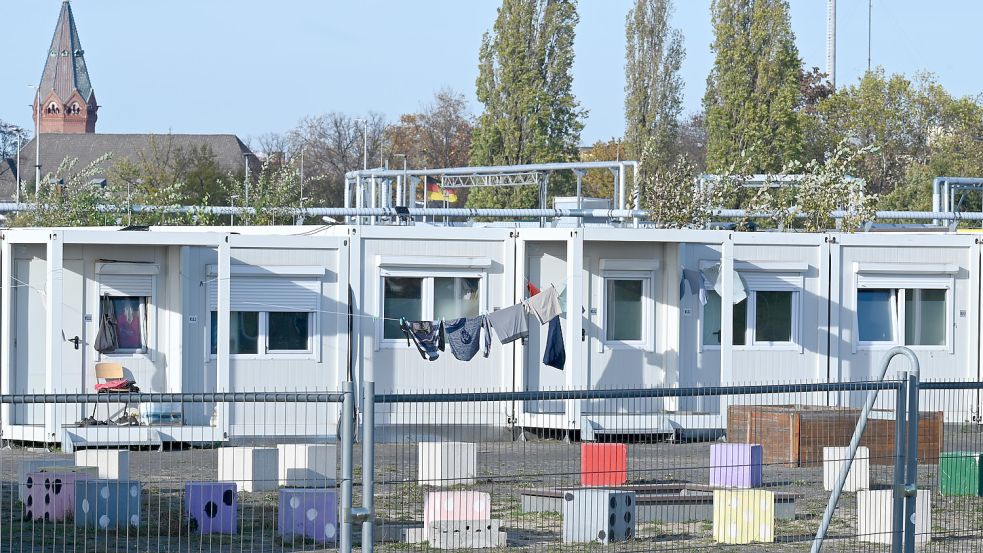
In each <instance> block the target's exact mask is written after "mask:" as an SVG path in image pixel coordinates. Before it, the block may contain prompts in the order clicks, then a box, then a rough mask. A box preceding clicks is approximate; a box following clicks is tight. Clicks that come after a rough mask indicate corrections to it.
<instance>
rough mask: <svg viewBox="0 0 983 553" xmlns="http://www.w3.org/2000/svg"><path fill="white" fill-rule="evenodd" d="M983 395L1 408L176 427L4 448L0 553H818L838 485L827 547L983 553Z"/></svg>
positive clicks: (911, 386)
mask: <svg viewBox="0 0 983 553" xmlns="http://www.w3.org/2000/svg"><path fill="white" fill-rule="evenodd" d="M981 392H983V384H981V383H979V382H956V383H953V382H922V383H919V382H918V381H917V379H916V378H915V377H913V376H908V375H903V376H902V377H899V378H897V379H895V380H890V381H884V382H855V383H835V384H774V385H756V386H730V387H706V388H699V389H679V388H659V389H646V390H590V391H544V392H473V393H454V394H449V393H438V394H433V393H420V394H386V393H382V394H376V393H375V392H374V389H373V386H372V384H371V383H364V384H363V390H362V395H363V397H362V398H361V406H362V408H361V409H360V410H358V413H356V412H355V411H356V410H355V403H356V401H355V393H354V389H353V387H352V386H351V384H348V385H346V389H345V390H344V391H343V392H341V393H291V394H284V393H279V394H263V393H256V394H178V395H158V394H134V395H132V396H128V397H116V396H113V397H112V398H106V397H103V396H91V395H86V396H9V395H8V396H0V405H5V406H10V407H11V408H10V409H7V410H6V411H5V412H6V413H8V415H7V416H8V417H14V418H19V419H21V420H28V419H29V418H30V417H28V416H27V414H28V412H29V411H31V410H36V411H40V412H51V411H53V410H54V411H57V409H53V407H54V406H59V405H60V406H62V408H63V409H64V410H68V411H70V412H75V410H80V411H81V412H87V413H91V412H92V411H91V410H92V409H93V407H95V413H96V415H95V417H94V418H96V419H105V418H112V417H114V416H115V415H116V413H115V411H114V409H119V406H121V405H124V404H130V405H134V406H136V405H140V406H141V408H143V409H144V410H146V411H152V412H154V413H157V416H158V418H157V419H154V420H144V419H145V414H144V413H141V417H144V419H141V421H140V422H141V424H140V426H135V427H129V426H118V425H110V424H107V425H99V426H98V427H99V429H100V430H101V434H100V433H99V432H96V433H95V434H94V435H95V436H96V437H98V438H99V441H94V442H89V443H79V444H78V447H77V448H76V452H75V453H73V454H72V455H69V454H67V453H64V452H63V451H60V450H59V449H58V448H57V447H52V448H51V449H43V448H30V447H27V444H25V443H24V442H23V441H11V440H10V438H9V435H7V436H4V439H5V442H4V446H5V447H4V448H2V449H0V481H2V487H0V551H5V552H6V551H31V552H34V551H39V552H40V551H107V552H108V551H114V552H115V551H189V552H190V551H323V550H335V549H337V550H340V551H345V552H347V551H351V550H353V549H362V550H363V551H370V550H371V549H373V548H378V549H381V550H396V549H414V550H415V549H419V550H423V549H470V548H480V547H507V548H510V549H526V550H549V551H553V550H567V549H571V550H579V549H584V548H590V549H595V548H597V547H610V548H614V549H617V550H619V551H629V550H630V551H649V550H695V549H708V548H722V549H727V548H730V549H739V550H745V549H748V548H751V549H754V550H762V551H767V550H777V549H781V550H808V549H810V548H814V547H815V546H816V545H817V544H818V543H820V542H817V540H816V536H817V533H820V529H821V527H823V526H824V514H826V512H827V510H828V509H827V508H828V505H830V500H831V496H833V495H835V494H834V492H833V491H832V490H833V489H835V488H836V487H837V480H841V482H840V484H842V490H843V491H842V493H841V494H839V496H838V500H837V501H835V502H834V503H835V506H836V508H835V511H831V512H830V514H831V516H830V517H829V518H828V530H827V531H826V532H825V533H824V534H825V535H824V539H823V540H822V542H821V543H822V548H823V550H826V551H855V550H870V551H882V550H883V551H888V550H896V551H901V550H902V549H905V550H914V549H913V548H914V547H915V545H916V544H917V545H919V546H920V547H921V546H923V545H924V546H925V547H928V548H930V549H945V550H946V551H961V550H965V551H977V550H980V548H981V546H983V497H981V494H983V465H981V463H980V460H981V452H983V434H981V432H983V427H981V425H980V421H979V412H978V409H979V405H980V395H981ZM873 393H876V394H877V395H876V401H873V402H871V407H872V409H871V410H870V412H869V417H867V421H866V423H865V424H864V423H862V422H861V421H862V420H863V418H864V417H863V411H864V405H865V403H866V402H867V400H868V399H870V398H872V394H873ZM110 401H112V403H110ZM148 404H150V405H178V406H179V407H180V411H181V412H189V413H195V412H197V413H212V414H213V415H210V416H209V417H206V418H208V420H210V421H214V422H215V424H214V426H207V425H206V427H202V429H201V430H200V431H198V430H193V431H191V432H190V433H185V434H183V435H181V436H183V437H184V438H186V441H174V440H163V441H150V442H147V443H143V444H133V443H124V442H126V441H127V440H131V441H132V440H133V439H134V438H133V432H134V431H135V430H134V429H140V430H144V431H146V430H155V429H156V431H157V432H158V434H159V435H163V436H172V437H173V436H176V435H177V433H176V429H178V428H185V429H187V428H189V427H188V426H187V425H183V424H179V423H178V422H175V421H173V420H160V419H159V414H160V413H161V412H162V411H164V410H162V409H148V408H146V406H147V405H148ZM104 405H105V406H106V407H104ZM83 406H84V409H83ZM110 406H115V407H112V408H110ZM134 409H136V407H135V408H134ZM46 410H47V411H46ZM107 410H108V411H109V412H108V414H107ZM569 413H577V417H575V418H574V417H570V415H569ZM914 413H917V416H910V415H912V414H914ZM38 416H41V415H38ZM858 426H859V427H861V428H862V430H863V431H862V433H859V434H857V433H856V429H857V428H858ZM250 428H252V429H253V430H252V431H250V430H249V429H250ZM312 428H313V430H312ZM5 432H9V431H7V430H5ZM195 432H198V433H197V434H195ZM216 432H218V433H217V434H216ZM89 434H90V435H93V434H92V433H91V432H90V433H89ZM855 434H856V443H855V444H854V445H856V446H857V447H856V450H855V451H854V452H853V453H852V454H851V452H850V449H849V445H850V443H851V440H852V438H854V435H855ZM196 435H197V436H198V437H199V438H200V439H196V438H195V436H196ZM97 442H98V443H97ZM274 444H276V445H275V446H274ZM124 445H125V446H127V447H126V448H122V447H123V446H124ZM121 448H122V449H121ZM117 452H122V458H121V456H120V454H119V453H117ZM846 461H850V462H851V467H850V469H849V472H847V471H846V470H845V465H846V464H847V463H846ZM66 465H67V466H66ZM79 466H82V467H85V466H96V467H97V468H96V469H95V470H94V471H93V470H92V469H77V468H71V467H79ZM114 470H115V471H116V472H115V473H114V472H113V471H114ZM73 471H75V472H73ZM86 471H88V472H86ZM122 471H125V473H124V472H122ZM57 479H60V480H59V481H58V482H56V480H57ZM75 480H78V482H75ZM86 481H91V482H89V483H85V482H86ZM114 481H119V482H123V484H112V482H114ZM92 482H95V483H94V484H93V483H92ZM226 483H232V484H235V488H234V491H233V493H232V496H231V498H230V497H229V495H228V494H227V492H228V491H229V490H230V489H232V488H231V487H230V486H229V485H228V484H226ZM28 484H30V486H31V487H30V488H28V487H27V486H28ZM59 486H60V487H59ZM68 489H71V490H72V497H70V498H68V497H66V495H65V494H66V491H67V490H68ZM83 500H89V501H88V507H86V508H83V505H84V503H83ZM229 500H231V501H232V503H231V504H229V503H228V501H229ZM134 506H138V512H137V513H134V511H133V508H134ZM83 511H84V512H83ZM46 513H47V518H45V517H46ZM133 514H138V516H137V518H135V519H134V518H133V516H132V515H133ZM612 515H613V516H614V518H612ZM902 522H905V523H906V525H905V526H902ZM905 538H907V539H905ZM598 542H602V543H607V545H606V546H600V545H597V544H598ZM370 544H371V545H370Z"/></svg>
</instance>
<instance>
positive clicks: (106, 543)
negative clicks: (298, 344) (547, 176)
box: [0, 425, 983, 553]
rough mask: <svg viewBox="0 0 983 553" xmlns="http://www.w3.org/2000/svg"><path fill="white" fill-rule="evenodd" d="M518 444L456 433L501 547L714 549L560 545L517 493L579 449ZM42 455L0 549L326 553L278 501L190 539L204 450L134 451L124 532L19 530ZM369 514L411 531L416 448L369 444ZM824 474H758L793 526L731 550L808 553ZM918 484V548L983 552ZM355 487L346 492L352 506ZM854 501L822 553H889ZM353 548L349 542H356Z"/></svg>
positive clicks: (47, 526)
mask: <svg viewBox="0 0 983 553" xmlns="http://www.w3.org/2000/svg"><path fill="white" fill-rule="evenodd" d="M527 438H529V439H527V440H519V441H495V442H492V441H481V437H469V436H465V435H459V436H455V439H459V440H468V439H471V440H477V441H479V442H480V443H479V445H478V458H479V463H478V465H479V466H478V472H479V478H478V482H476V484H475V485H474V486H467V487H463V486H455V487H454V488H455V489H470V490H478V491H485V492H488V493H490V494H491V497H492V511H493V517H494V518H497V519H500V520H501V521H502V526H503V528H505V529H506V530H507V531H508V545H509V548H515V549H525V550H537V551H538V550H549V551H553V550H557V551H559V550H562V551H568V550H594V549H600V548H603V549H605V550H614V551H650V550H701V549H707V548H710V547H721V546H719V545H717V544H715V543H714V542H713V539H712V522H711V521H695V522H687V523H657V522H651V523H642V524H640V525H639V526H638V527H637V530H636V538H635V539H633V540H631V541H630V542H627V543H621V544H612V545H610V546H600V545H587V546H577V547H575V546H569V545H562V544H561V542H560V528H561V524H562V519H561V516H560V515H559V514H558V513H525V512H523V511H522V509H521V503H520V496H521V492H522V490H523V489H528V488H543V487H555V486H572V485H576V484H577V483H578V481H579V470H580V465H579V463H580V454H579V447H580V445H579V444H578V443H567V442H565V441H563V440H557V439H549V438H543V437H536V436H531V435H527ZM945 442H946V447H945V449H946V450H947V451H955V450H978V451H979V450H983V435H981V434H980V433H979V429H978V428H977V427H975V426H973V427H969V426H965V427H964V426H960V425H947V426H946V429H945ZM709 450H710V443H707V442H703V443H699V442H696V443H694V442H690V443H669V442H644V443H639V442H636V443H630V445H629V448H628V452H629V461H628V466H629V481H630V482H631V483H636V484H644V483H674V482H689V483H697V484H706V483H707V479H708V472H709V470H708V467H707V461H708V459H709ZM355 455H356V480H358V478H360V468H361V467H360V466H358V463H357V461H358V459H360V452H359V451H358V448H356V452H355ZM40 456H47V457H51V458H55V457H66V458H67V457H68V456H66V455H63V454H61V453H59V452H44V451H39V450H31V449H24V448H18V447H14V448H8V449H2V450H0V481H2V482H0V551H2V552H4V553H6V552H8V551H9V552H21V551H23V552H31V553H35V552H38V553H40V552H42V551H43V552H49V551H80V552H81V551H93V552H95V551H105V552H107V553H108V552H122V551H137V552H141V551H148V552H151V551H153V552H156V551H183V552H189V553H190V552H192V551H194V552H200V551H269V552H287V551H291V552H292V551H325V550H331V549H332V548H334V546H332V547H331V548H328V549H325V547H324V546H323V545H319V544H315V543H313V542H310V541H302V542H301V541H296V542H285V541H283V540H282V539H281V538H280V537H279V536H278V534H277V530H276V515H277V494H276V492H265V493H240V507H239V516H240V520H239V528H240V532H239V534H238V535H236V536H222V537H219V536H199V535H197V534H195V533H193V532H189V531H188V528H187V525H186V523H185V521H184V517H183V515H182V495H183V489H184V483H185V482H186V481H189V480H199V481H209V480H214V479H215V477H216V475H217V465H216V461H217V453H216V450H214V449H197V448H196V449H183V450H174V451H163V452H160V451H132V452H131V453H130V476H131V479H136V480H139V481H140V482H142V483H143V487H144V493H143V503H142V517H141V524H140V526H139V527H137V528H131V529H129V530H127V531H121V532H119V533H116V532H110V533H106V532H96V531H93V530H83V529H76V528H75V526H74V525H73V524H72V523H70V522H69V523H67V524H65V523H39V522H25V521H22V520H21V518H22V506H21V505H20V504H19V502H18V501H17V491H16V468H17V463H18V461H20V460H22V459H28V458H32V459H33V458H37V457H40ZM376 456H377V467H376V479H377V489H376V510H377V514H378V518H379V529H378V530H377V537H381V538H383V539H387V540H393V539H395V538H398V536H399V533H400V529H402V528H406V527H412V526H421V522H422V510H423V509H422V507H423V495H424V493H426V492H427V491H428V490H429V488H425V487H420V486H418V485H417V484H416V476H417V472H416V471H417V467H416V463H417V449H416V444H415V442H406V443H397V444H379V445H377V446H376ZM892 475H893V467H891V466H883V465H877V464H873V465H872V466H871V483H872V485H873V486H874V487H887V486H888V485H889V484H890V483H891V482H892V480H893V477H892ZM822 476H823V475H822V468H821V467H804V468H792V467H786V466H779V465H769V466H766V467H765V468H764V481H765V483H764V487H765V488H766V489H770V490H775V491H784V492H789V493H793V494H796V495H797V496H798V497H799V499H798V500H797V502H796V517H795V519H793V520H778V521H776V531H775V535H776V543H775V544H767V545H764V544H755V545H754V546H753V547H751V546H731V549H735V548H737V549H739V550H741V551H747V550H756V551H773V550H779V549H780V550H807V549H808V548H809V545H810V540H811V537H812V536H813V535H814V534H815V532H816V529H817V527H818V524H819V520H820V519H821V516H822V512H823V510H824V509H825V506H826V502H827V499H828V492H825V491H823V486H822ZM919 485H920V487H921V488H922V489H929V490H932V491H933V492H932V511H933V512H932V518H933V522H932V531H933V536H932V542H931V544H929V545H928V546H926V547H925V548H923V550H925V551H942V550H944V551H946V552H947V553H949V552H952V551H963V550H964V551H979V550H981V549H983V498H980V497H942V496H940V495H939V493H938V467H937V466H936V465H934V464H923V465H921V466H920V467H919ZM360 495H361V489H360V487H358V486H356V502H358V501H359V500H360ZM856 516H857V513H856V499H855V495H854V494H852V493H846V494H844V495H843V497H842V499H841V500H840V504H839V507H838V509H837V511H836V515H835V517H834V519H833V523H832V527H831V531H830V535H831V536H832V537H833V539H831V540H830V541H828V542H827V545H826V547H825V550H832V551H856V550H869V551H887V547H886V546H875V545H873V544H868V543H865V542H860V541H857V539H856V536H855V534H856ZM356 539H357V538H356ZM377 548H379V549H381V550H395V549H420V548H426V546H425V545H408V544H403V543H398V542H396V541H386V542H384V543H382V544H380V545H378V546H377Z"/></svg>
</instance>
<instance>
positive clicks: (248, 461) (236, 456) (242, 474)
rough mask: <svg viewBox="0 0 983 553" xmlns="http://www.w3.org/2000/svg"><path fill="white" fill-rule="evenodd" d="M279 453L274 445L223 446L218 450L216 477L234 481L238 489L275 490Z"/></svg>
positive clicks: (277, 480)
mask: <svg viewBox="0 0 983 553" xmlns="http://www.w3.org/2000/svg"><path fill="white" fill-rule="evenodd" d="M278 457H279V454H278V452H277V449H276V448H275V447H223V448H220V449H219V450H218V479H219V480H220V481H223V482H235V484H236V486H237V487H238V489H239V491H243V492H262V491H270V490H275V489H277V488H278V487H279V486H278V484H279V482H280V479H279V478H278V476H277V472H278V470H279V469H278V462H277V459H278Z"/></svg>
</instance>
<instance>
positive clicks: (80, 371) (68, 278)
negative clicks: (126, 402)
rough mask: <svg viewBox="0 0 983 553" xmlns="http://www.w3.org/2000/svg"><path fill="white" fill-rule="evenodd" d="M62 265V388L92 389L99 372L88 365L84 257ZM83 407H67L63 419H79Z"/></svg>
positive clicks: (71, 420)
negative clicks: (95, 371)
mask: <svg viewBox="0 0 983 553" xmlns="http://www.w3.org/2000/svg"><path fill="white" fill-rule="evenodd" d="M62 266H63V267H64V270H63V271H62V288H63V293H62V304H63V307H62V314H61V324H62V332H61V337H62V342H61V344H62V353H61V364H62V373H61V383H62V385H61V389H62V390H64V391H65V392H73V391H77V392H80V393H85V392H92V391H94V390H93V388H92V386H93V384H94V383H95V382H94V381H93V378H94V374H95V373H94V370H93V369H90V370H86V367H85V351H86V346H87V344H88V343H89V342H90V341H91V340H87V337H86V336H85V330H84V329H85V324H84V320H85V305H86V300H85V278H84V276H83V274H82V271H83V263H82V260H81V259H65V260H64V261H63V262H62ZM97 316H98V314H94V315H93V317H97ZM91 338H92V340H95V337H94V336H93V337H91ZM89 347H91V345H90V346H89ZM82 410H83V406H78V407H66V409H65V414H64V417H65V418H64V421H63V422H65V423H67V424H72V423H75V422H78V420H79V419H80V418H81V413H82Z"/></svg>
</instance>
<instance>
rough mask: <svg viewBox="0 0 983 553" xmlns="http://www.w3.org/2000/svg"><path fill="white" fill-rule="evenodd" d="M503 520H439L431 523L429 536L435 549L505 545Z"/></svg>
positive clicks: (480, 547) (485, 547)
mask: <svg viewBox="0 0 983 553" xmlns="http://www.w3.org/2000/svg"><path fill="white" fill-rule="evenodd" d="M501 528H502V521H500V520H498V519H494V520H439V521H436V522H433V523H431V524H430V528H428V529H427V530H428V532H427V534H428V536H427V537H428V538H429V539H430V547H433V548H434V549H487V548H490V547H505V543H506V535H505V532H503V531H502V529H501Z"/></svg>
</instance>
